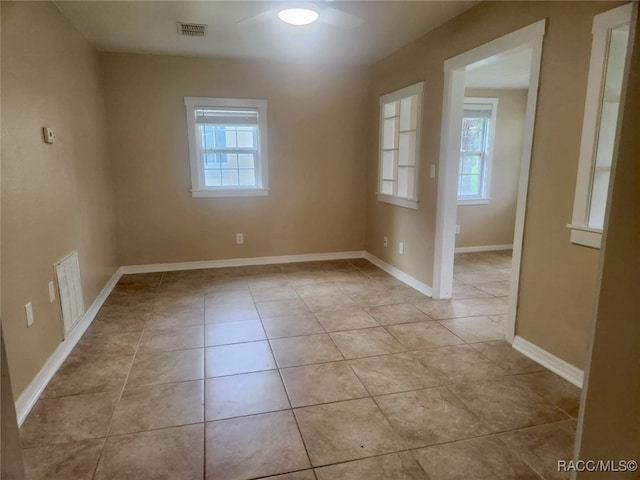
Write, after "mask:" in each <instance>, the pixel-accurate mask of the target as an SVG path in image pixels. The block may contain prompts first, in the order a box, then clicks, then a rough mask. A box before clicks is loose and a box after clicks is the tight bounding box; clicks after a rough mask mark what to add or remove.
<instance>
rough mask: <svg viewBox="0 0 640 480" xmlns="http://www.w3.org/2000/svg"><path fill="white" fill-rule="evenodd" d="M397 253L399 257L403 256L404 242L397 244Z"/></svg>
mask: <svg viewBox="0 0 640 480" xmlns="http://www.w3.org/2000/svg"><path fill="white" fill-rule="evenodd" d="M398 253H399V254H400V255H402V254H404V242H400V243H399V244H398Z"/></svg>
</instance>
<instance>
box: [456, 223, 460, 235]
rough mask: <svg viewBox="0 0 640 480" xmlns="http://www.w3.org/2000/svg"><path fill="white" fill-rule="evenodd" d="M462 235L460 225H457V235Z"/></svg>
mask: <svg viewBox="0 0 640 480" xmlns="http://www.w3.org/2000/svg"><path fill="white" fill-rule="evenodd" d="M459 233H460V225H456V235H457V234H459Z"/></svg>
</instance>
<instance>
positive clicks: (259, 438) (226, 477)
mask: <svg viewBox="0 0 640 480" xmlns="http://www.w3.org/2000/svg"><path fill="white" fill-rule="evenodd" d="M309 466H310V465H309V459H308V457H307V454H306V452H305V448H304V445H303V443H302V439H301V438H300V433H299V432H298V428H297V427H296V422H295V419H294V418H293V415H292V414H291V412H290V411H283V412H273V413H263V414H261V415H252V416H249V417H240V418H232V419H229V420H219V421H216V422H211V423H208V424H207V466H206V478H207V480H240V479H248V478H257V477H263V476H269V475H276V474H279V473H287V472H292V471H295V470H302V469H305V468H309Z"/></svg>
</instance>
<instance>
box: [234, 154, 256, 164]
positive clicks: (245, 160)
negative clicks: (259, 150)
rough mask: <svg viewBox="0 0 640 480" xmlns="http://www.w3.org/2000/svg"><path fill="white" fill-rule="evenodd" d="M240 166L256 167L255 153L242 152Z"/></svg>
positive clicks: (239, 158)
mask: <svg viewBox="0 0 640 480" xmlns="http://www.w3.org/2000/svg"><path fill="white" fill-rule="evenodd" d="M238 166H239V167H240V168H255V164H254V159H253V153H241V154H239V155H238Z"/></svg>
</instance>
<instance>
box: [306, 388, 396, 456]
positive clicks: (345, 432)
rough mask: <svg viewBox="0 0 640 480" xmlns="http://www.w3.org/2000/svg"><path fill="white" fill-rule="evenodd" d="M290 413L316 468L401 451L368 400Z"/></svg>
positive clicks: (380, 416) (388, 428)
mask: <svg viewBox="0 0 640 480" xmlns="http://www.w3.org/2000/svg"><path fill="white" fill-rule="evenodd" d="M294 412H295V414H296V418H297V419H298V425H299V426H300V431H301V432H302V437H303V438H304V441H305V444H306V446H307V450H308V452H309V457H310V458H311V463H312V464H313V465H314V466H316V467H317V466H322V465H328V464H331V463H338V462H344V461H347V460H355V459H359V458H365V457H370V456H373V455H379V454H382V453H392V452H397V451H400V450H404V449H405V445H404V443H403V442H402V440H401V439H400V437H399V436H398V435H397V434H396V433H395V432H394V431H393V429H392V428H391V426H390V425H389V423H388V422H387V420H386V419H385V418H384V416H383V415H382V413H381V412H380V410H379V409H378V407H377V406H376V404H375V403H374V401H373V400H372V399H371V398H362V399H359V400H348V401H345V402H337V403H328V404H324V405H316V406H313V407H304V408H297V409H295V410H294Z"/></svg>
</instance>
